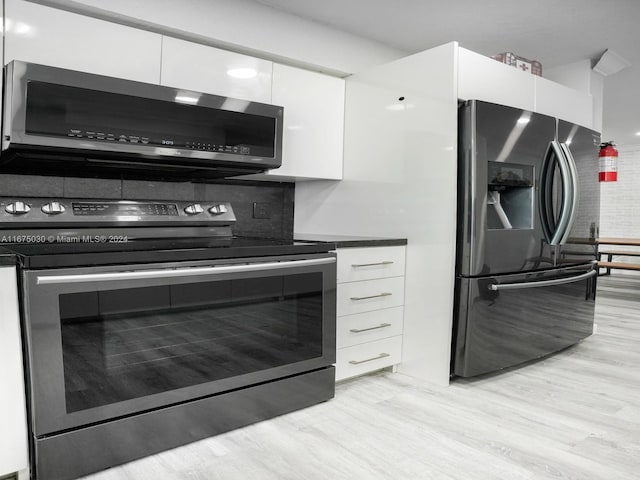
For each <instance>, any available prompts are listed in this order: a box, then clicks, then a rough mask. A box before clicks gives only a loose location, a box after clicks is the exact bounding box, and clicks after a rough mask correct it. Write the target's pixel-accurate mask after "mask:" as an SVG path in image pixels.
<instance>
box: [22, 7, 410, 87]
mask: <svg viewBox="0 0 640 480" xmlns="http://www.w3.org/2000/svg"><path fill="white" fill-rule="evenodd" d="M30 1H33V3H41V4H44V5H49V6H54V7H59V8H63V9H68V10H71V11H74V12H77V13H84V14H87V15H93V16H97V17H98V18H103V19H108V20H113V21H117V22H121V23H125V24H128V25H134V26H135V25H138V26H141V27H143V28H148V29H151V30H153V31H159V32H160V33H168V34H170V35H174V36H177V37H181V38H185V39H187V40H192V41H198V42H201V43H205V44H209V45H213V46H217V47H220V48H226V49H228V50H232V51H238V52H240V53H247V54H250V55H254V56H258V57H262V58H267V59H269V60H275V61H279V62H281V63H285V64H291V65H295V66H301V67H306V68H309V69H312V70H318V71H325V72H327V73H333V74H338V75H341V76H342V75H345V74H349V73H352V72H357V71H360V70H363V69H365V68H367V67H370V66H373V65H379V64H381V63H386V62H388V61H390V60H394V59H397V58H400V57H403V56H405V54H406V52H402V51H400V50H396V49H393V48H390V47H387V46H385V45H383V44H380V43H376V42H373V41H369V40H365V39H363V38H361V37H358V36H355V35H351V34H348V33H345V32H342V31H339V30H336V29H333V28H331V27H328V26H324V25H322V24H320V23H316V22H311V21H308V20H304V19H302V18H300V17H296V16H295V15H291V14H288V13H285V12H282V11H279V10H276V9H273V8H270V7H267V6H265V5H262V4H260V3H258V2H254V1H251V0H180V1H177V0H109V1H104V0H30ZM126 53H128V52H125V54H126Z"/></svg>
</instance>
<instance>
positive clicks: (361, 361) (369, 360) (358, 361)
mask: <svg viewBox="0 0 640 480" xmlns="http://www.w3.org/2000/svg"><path fill="white" fill-rule="evenodd" d="M390 356H391V355H390V354H388V353H381V354H380V355H378V356H377V357H373V358H367V359H366V360H349V363H350V364H351V365H360V364H361V363H367V362H372V361H373V360H380V359H381V358H385V357H390Z"/></svg>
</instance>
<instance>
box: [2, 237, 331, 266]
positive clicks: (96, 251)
mask: <svg viewBox="0 0 640 480" xmlns="http://www.w3.org/2000/svg"><path fill="white" fill-rule="evenodd" d="M334 248H335V246H334V245H333V244H331V243H325V242H296V241H292V240H278V239H266V238H247V237H233V238H209V239H207V238H203V239H189V238H184V239H167V240H133V241H130V242H124V243H91V242H89V243H39V244H4V245H0V262H1V263H0V264H6V265H16V264H20V265H22V266H23V267H24V268H64V267H77V266H97V265H122V264H136V263H158V262H179V261H196V260H218V259H232V258H249V257H271V256H280V255H306V254H316V253H325V252H329V251H331V250H333V249H334Z"/></svg>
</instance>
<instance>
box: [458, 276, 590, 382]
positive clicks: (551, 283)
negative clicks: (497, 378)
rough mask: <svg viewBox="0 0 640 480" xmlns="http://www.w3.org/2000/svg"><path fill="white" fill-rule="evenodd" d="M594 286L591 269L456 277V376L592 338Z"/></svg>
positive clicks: (511, 363) (489, 369) (488, 369)
mask: <svg viewBox="0 0 640 480" xmlns="http://www.w3.org/2000/svg"><path fill="white" fill-rule="evenodd" d="M595 283H596V272H595V270H594V268H593V266H592V265H588V266H585V267H583V268H582V269H580V268H577V269H559V270H552V271H545V272H535V273H530V274H517V275H503V276H495V277H485V278H465V277H459V278H457V279H456V308H455V313H454V338H453V361H452V372H453V373H454V374H455V375H459V376H462V377H471V376H475V375H481V374H483V373H489V372H493V371H496V370H500V369H503V368H506V367H511V366H514V365H518V364H520V363H523V362H526V361H528V360H533V359H536V358H539V357H542V356H544V355H547V354H550V353H553V352H556V351H558V350H562V349H563V348H566V347H568V346H570V345H573V344H575V343H577V342H579V341H580V340H582V339H584V338H586V337H588V336H589V335H591V333H592V331H593V315H594V308H595V298H594V296H595Z"/></svg>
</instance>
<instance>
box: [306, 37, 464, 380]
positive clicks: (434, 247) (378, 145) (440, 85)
mask: <svg viewBox="0 0 640 480" xmlns="http://www.w3.org/2000/svg"><path fill="white" fill-rule="evenodd" d="M457 53H458V50H457V44H455V43H450V44H447V45H443V46H441V47H437V48H434V49H431V50H428V51H426V52H422V53H419V54H416V55H412V56H410V57H407V58H403V59H401V60H398V61H395V62H392V63H390V64H387V65H383V66H380V67H376V68H372V69H369V70H366V71H364V72H361V73H359V74H356V75H353V76H351V77H349V78H347V88H346V109H345V143H344V149H345V150H344V180H343V181H341V182H330V181H322V182H306V183H299V184H297V185H296V209H295V228H296V231H297V232H300V233H328V234H331V233H333V234H345V235H368V236H381V237H385V236H386V237H392V238H407V239H408V245H407V267H406V288H405V320H404V339H403V355H402V364H401V365H400V371H401V372H403V373H407V374H410V375H413V376H416V377H419V378H423V379H426V380H428V381H430V382H432V383H436V384H440V385H446V384H447V383H448V381H449V358H450V346H451V321H452V311H453V281H454V269H455V231H456V225H455V223H456V172H457V160H456V158H457V157H456V143H457V88H456V86H457V81H456V78H457V65H458V59H457ZM399 97H404V98H405V100H404V101H402V102H399V101H398V98H399Z"/></svg>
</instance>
